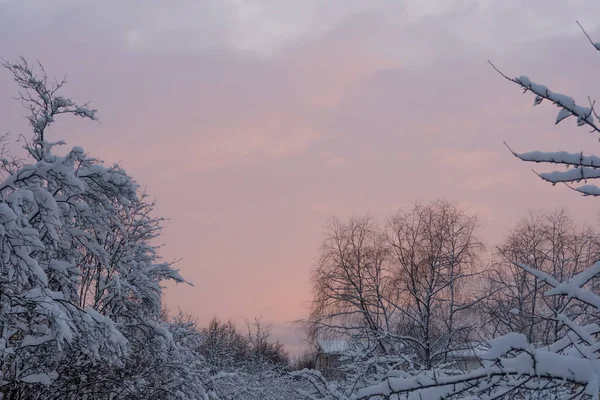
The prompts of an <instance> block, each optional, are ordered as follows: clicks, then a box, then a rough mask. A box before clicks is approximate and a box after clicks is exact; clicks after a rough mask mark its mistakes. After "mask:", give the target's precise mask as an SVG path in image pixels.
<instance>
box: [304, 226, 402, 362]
mask: <svg viewBox="0 0 600 400" xmlns="http://www.w3.org/2000/svg"><path fill="white" fill-rule="evenodd" d="M388 254H389V251H388V248H387V246H386V243H385V241H384V239H383V236H382V234H381V232H380V229H379V228H378V227H377V225H376V224H375V223H374V222H373V220H372V219H371V218H370V217H363V218H351V219H350V221H349V222H348V223H347V224H343V223H341V222H340V221H339V220H336V219H334V220H332V221H331V223H330V225H329V226H328V229H327V236H326V238H325V241H324V242H323V245H322V246H321V257H320V260H319V264H318V267H317V269H316V270H315V271H314V274H313V291H314V300H313V303H312V309H311V313H310V317H309V320H308V322H309V324H308V325H309V332H310V336H311V338H312V339H313V340H317V339H318V338H319V337H324V336H333V337H339V336H343V337H345V338H346V339H349V340H355V341H358V342H360V343H362V344H365V345H367V346H369V345H371V344H374V346H376V347H378V348H379V350H380V351H382V352H384V353H385V352H387V351H388V346H387V345H386V344H385V342H384V336H385V333H386V332H389V331H390V329H391V318H392V315H391V314H392V313H393V308H392V307H391V306H390V302H389V300H388V298H387V296H386V293H385V292H386V290H387V285H388V281H389V274H388V273H387V271H386V270H385V267H386V260H387V257H388Z"/></svg>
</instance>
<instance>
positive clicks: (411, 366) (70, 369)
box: [0, 2, 600, 400]
mask: <svg viewBox="0 0 600 400" xmlns="http://www.w3.org/2000/svg"><path fill="white" fill-rule="evenodd" d="M1 10H2V5H1V2H0V11H1ZM574 25H575V27H576V28H577V35H578V36H577V37H578V40H580V41H581V42H583V43H585V45H586V47H585V48H586V50H587V51H588V52H590V53H594V52H597V51H600V43H599V42H595V41H594V40H595V39H594V36H595V32H596V31H592V30H590V29H589V27H586V24H585V23H579V22H576V23H574ZM598 40H600V38H598ZM1 51H2V49H1V48H0V53H1ZM539 51H540V52H543V51H546V50H545V49H539ZM32 56H33V57H34V56H35V55H32ZM530 56H531V57H532V58H533V57H536V55H535V54H530ZM34 60H35V58H32V59H30V58H28V55H23V56H21V57H18V58H15V59H3V61H2V64H1V65H2V73H1V74H0V80H2V81H7V82H10V83H11V84H12V88H13V89H14V90H13V92H10V93H4V92H3V93H0V94H1V95H2V96H4V97H7V98H9V99H10V98H12V101H13V102H16V103H17V104H18V105H19V110H20V112H21V114H22V116H24V117H25V119H23V120H22V122H23V123H22V126H21V128H22V130H21V131H20V132H19V133H17V134H14V133H12V132H11V133H6V134H5V135H3V136H1V137H0V144H1V146H0V153H1V154H0V173H1V175H2V176H1V179H0V181H1V183H0V270H1V273H0V321H1V324H0V327H1V335H0V360H1V369H0V399H4V400H26V399H40V400H42V399H56V400H58V399H87V400H95V399H98V400H101V399H107V400H109V399H110V400H113V399H114V400H116V399H140V400H142V399H149V400H150V399H155V400H162V399H165V400H168V399H182V400H183V399H199V400H246V399H247V400H262V399H265V400H270V399H273V400H275V399H281V400H343V399H351V400H366V399H369V400H384V399H390V400H401V399H415V400H417V399H419V400H436V399H459V400H464V399H487V400H491V399H522V400H529V399H557V400H558V399H564V400H566V399H599V398H600V225H599V223H598V221H597V218H596V217H595V213H596V212H597V209H596V208H595V207H597V206H596V204H595V201H597V200H594V198H595V197H598V196H600V187H599V186H596V185H595V184H594V180H595V179H596V178H600V155H599V156H594V155H593V152H594V149H596V146H598V143H597V141H598V138H600V122H599V121H600V116H599V115H598V114H597V112H596V109H595V101H594V99H593V97H588V98H577V99H575V98H574V97H571V96H570V95H568V94H562V93H561V92H559V91H553V90H551V89H550V88H549V87H548V86H545V85H544V84H542V83H537V81H536V80H535V77H531V78H530V77H527V76H514V75H513V73H512V71H507V70H505V69H504V68H503V67H502V66H500V65H499V64H496V63H495V62H494V60H491V61H489V62H488V64H487V65H486V68H487V69H489V71H490V72H491V76H493V79H496V80H497V81H499V82H502V83H503V84H505V85H506V86H508V87H509V88H510V89H511V90H512V93H513V94H514V96H515V97H517V96H519V94H521V93H522V94H524V97H525V98H527V101H528V102H530V104H531V105H532V106H535V108H533V109H527V110H526V112H527V113H528V115H529V114H531V115H532V116H533V117H532V118H534V119H535V120H538V119H539V118H538V117H537V116H536V115H535V114H536V113H537V112H539V111H538V110H543V109H546V110H547V109H551V111H552V112H553V115H554V118H555V119H554V121H552V122H554V124H555V125H559V126H558V127H557V129H558V128H560V134H561V135H563V136H566V137H568V138H570V136H569V135H571V136H572V137H575V136H576V135H580V136H581V135H586V134H588V136H587V137H585V136H584V139H585V140H586V141H587V143H588V144H586V146H588V147H586V148H584V149H581V151H579V152H573V151H572V150H571V149H568V150H567V149H563V148H554V149H549V148H548V146H547V143H546V141H545V139H544V138H541V137H540V138H538V137H531V136H528V135H525V133H524V134H523V140H522V142H521V143H519V142H514V143H513V142H511V143H504V144H502V142H501V141H500V142H498V143H495V144H494V145H495V146H496V145H497V146H503V148H502V150H503V153H502V154H504V157H505V160H504V161H503V162H504V163H506V164H508V163H510V162H513V161H514V162H516V164H517V167H518V168H520V169H522V170H523V173H527V175H526V176H527V179H529V180H530V181H531V184H535V183H542V184H543V186H540V187H544V188H546V187H550V190H549V191H548V192H547V193H546V192H545V193H546V194H545V196H548V197H551V196H553V195H554V193H558V192H560V191H566V192H567V193H568V195H569V196H579V197H586V198H587V199H589V200H590V201H586V202H585V203H579V204H585V205H586V207H588V209H586V210H585V214H586V215H588V216H589V217H588V218H587V220H586V221H583V222H582V221H579V220H577V219H576V218H574V217H573V215H572V213H571V210H570V209H569V207H567V205H565V206H563V207H557V208H555V209H553V210H550V211H548V210H547V209H544V208H543V207H540V208H539V209H531V210H530V211H529V212H527V213H524V214H523V215H521V216H520V217H519V218H520V219H519V220H518V222H517V223H516V224H513V225H512V226H511V227H510V229H508V230H506V231H505V232H504V233H503V238H502V240H500V241H498V242H493V243H490V242H488V241H486V240H485V230H486V229H487V227H486V225H485V224H484V223H483V222H482V219H481V217H480V215H479V214H478V213H477V212H476V211H473V210H471V209H470V208H469V207H465V206H464V205H463V204H460V203H458V202H456V201H453V200H450V199H448V197H447V196H444V195H443V193H438V196H436V198H434V199H427V200H423V199H420V197H419V193H411V198H412V199H413V200H412V201H411V202H410V203H406V204H403V205H402V206H401V207H395V209H394V210H393V211H392V212H388V213H387V214H386V215H384V216H383V218H379V217H378V216H376V215H374V213H373V212H372V211H374V209H354V210H352V212H351V213H350V216H349V217H347V216H344V217H341V216H339V215H337V214H336V213H331V215H330V216H329V218H328V219H324V220H322V221H320V224H321V226H322V229H321V236H320V237H319V238H318V241H319V246H318V247H317V248H315V249H314V250H315V254H317V257H316V259H315V262H314V263H313V264H312V265H306V266H305V268H306V269H307V270H310V282H309V285H310V289H311V290H310V293H309V294H307V297H308V298H309V299H310V300H309V301H308V302H307V303H306V307H305V315H304V316H303V317H302V318H299V319H296V320H294V321H293V325H294V327H295V329H296V331H297V332H300V333H299V334H300V335H301V336H302V346H301V347H300V348H299V349H296V350H290V349H289V348H288V347H286V344H285V343H284V342H283V341H282V340H281V339H280V338H279V337H278V335H277V334H276V333H275V331H274V326H273V325H272V324H271V323H270V322H268V321H265V320H264V319H262V318H261V316H260V315H255V316H248V317H247V318H246V319H244V320H243V322H240V321H233V320H231V319H229V318H228V316H227V315H225V316H223V315H218V314H217V313H215V314H213V315H215V316H214V317H213V318H212V319H210V320H209V321H204V320H200V319H199V318H198V317H197V316H196V315H194V313H193V312H192V313H190V312H187V311H184V310H183V309H182V308H180V307H178V306H179V305H178V304H172V303H171V302H169V301H167V293H168V291H170V290H174V291H177V290H181V289H180V288H192V289H193V288H195V284H196V282H192V280H191V279H189V278H188V277H187V276H186V271H188V270H187V269H186V268H187V266H189V265H190V264H193V268H196V269H200V270H202V269H206V270H208V269H210V268H211V266H210V265H208V264H207V263H206V262H205V261H203V257H202V254H198V255H197V257H196V258H195V259H192V260H189V259H188V260H186V259H183V260H181V261H180V260H178V259H175V260H171V259H169V258H166V257H164V256H163V245H168V243H166V244H165V243H164V234H163V228H164V226H165V225H166V224H167V223H168V219H169V218H170V215H163V214H162V213H161V212H159V210H158V204H160V202H161V198H160V197H158V196H156V195H155V194H154V193H152V192H151V191H148V190H147V188H146V186H145V183H144V181H143V180H142V179H140V180H137V179H136V178H135V177H133V176H131V175H130V174H128V173H127V172H126V171H125V169H124V168H126V167H127V164H128V159H127V158H123V160H122V161H120V162H119V163H114V164H113V163H108V162H104V161H102V158H103V157H105V156H109V155H105V154H102V152H101V151H96V150H95V149H84V148H82V147H80V146H79V145H78V143H76V142H75V143H71V141H70V140H72V139H70V140H67V138H71V136H68V135H66V133H64V132H65V126H68V125H65V124H66V123H69V121H73V120H78V121H80V122H82V123H83V122H84V123H86V124H98V123H101V120H102V118H103V117H102V115H103V111H102V109H100V110H96V109H95V108H94V102H93V99H91V101H90V102H86V101H80V100H79V99H76V97H75V96H71V95H70V90H71V89H73V88H74V87H73V85H72V84H71V82H67V79H66V78H60V77H55V76H54V74H51V73H50V72H48V71H47V69H46V68H45V64H44V62H43V59H41V60H40V61H34ZM598 60H600V59H598ZM575 62H576V61H575ZM596 62H600V61H596ZM64 72H67V73H68V72H69V71H64ZM97 73H99V74H101V72H97ZM581 79H584V80H585V79H589V78H585V77H581ZM559 82H560V81H559ZM95 84H96V83H95V82H92V83H90V84H89V85H87V84H86V85H85V87H86V88H88V87H89V88H93V86H94V85H95ZM557 86H560V85H557ZM588 86H589V85H588ZM553 89H554V88H553ZM90 90H91V89H90ZM556 90H558V88H556ZM486 95H487V96H488V97H487V98H482V99H479V100H477V101H481V102H486V101H493V98H494V96H495V95H494V93H490V92H489V90H488V91H487V93H486ZM592 95H593V93H590V96H592ZM211 96H214V98H215V101H218V99H217V97H218V96H217V94H211ZM140 101H142V100H140ZM433 101H435V99H432V102H433ZM514 104H515V105H514V107H515V109H516V108H518V107H520V105H518V104H517V103H516V102H515V103H514ZM159 112H160V110H156V113H159ZM515 112H516V111H515ZM4 117H5V115H3V113H2V112H0V127H2V120H3V118H4ZM134 117H135V116H132V118H134ZM523 118H525V117H523ZM527 118H529V116H528V117H527ZM7 119H8V117H7ZM540 123H541V122H540ZM132 126H133V128H131V129H135V124H134V125H132ZM515 126H517V127H518V124H517V125H515ZM367 133H368V132H365V134H367ZM414 134H415V135H417V134H418V133H414ZM481 134H482V135H485V132H482V133H481ZM123 140H125V139H123ZM568 140H571V139H568ZM530 143H534V146H537V147H534V148H529V149H525V150H524V151H522V150H521V149H523V148H524V147H526V146H528V145H529V144H530ZM517 149H519V150H517ZM598 149H600V147H598ZM217 150H218V149H215V150H214V151H217ZM415 151H417V152H418V151H420V150H418V149H416V150H415ZM598 152H599V153H600V150H598ZM149 158H151V157H150V156H149ZM150 161H151V162H152V163H153V165H154V166H155V167H153V171H154V172H153V173H157V174H158V173H159V172H160V170H161V168H163V164H162V163H161V162H160V160H155V159H152V158H151V159H150ZM372 162H374V163H376V162H377V159H376V158H375V159H374V161H372ZM418 167H419V165H415V166H413V168H415V169H416V168H418ZM528 167H533V170H534V173H530V172H531V171H529V169H530V168H528ZM165 168H166V167H165ZM544 168H545V169H544ZM541 171H548V172H541ZM498 172H500V171H498ZM290 185H292V183H291V182H290ZM400 185H402V183H400ZM553 186H554V187H553ZM356 190H357V191H360V190H361V189H360V185H359V184H357V188H356ZM449 195H451V193H449ZM511 196H513V197H517V198H519V197H520V196H523V195H522V194H521V193H519V192H518V191H514V192H512V193H511ZM368 198H369V196H367V199H368ZM237 201H240V202H243V201H244V200H243V199H238V200H237ZM161 211H162V209H161ZM267 212H268V210H267ZM231 251H232V252H235V251H236V248H235V246H233V247H232V250H231ZM251 274H252V271H248V275H249V276H250V275H251ZM210 279H211V275H210V274H207V275H206V278H205V280H206V281H208V282H209V284H210V285H216V286H218V285H219V283H218V282H216V281H215V282H214V283H213V282H211V280H210ZM247 279H250V278H247ZM265 285H266V283H265ZM194 290H196V289H194ZM216 301H217V300H216V299H215V302H216ZM271 301H272V302H277V301H278V299H276V298H274V299H272V300H271ZM194 307H198V308H204V309H210V308H211V307H212V304H210V303H202V304H195V305H194Z"/></svg>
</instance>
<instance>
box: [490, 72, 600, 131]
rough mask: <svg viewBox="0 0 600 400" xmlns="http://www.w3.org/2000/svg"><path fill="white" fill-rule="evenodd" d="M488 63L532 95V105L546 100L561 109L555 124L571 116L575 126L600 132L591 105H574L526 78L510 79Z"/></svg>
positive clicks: (568, 97)
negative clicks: (575, 121)
mask: <svg viewBox="0 0 600 400" xmlns="http://www.w3.org/2000/svg"><path fill="white" fill-rule="evenodd" d="M488 63H489V64H490V65H491V66H492V68H494V70H495V71H496V72H498V73H499V74H500V75H502V77H504V78H505V79H507V80H509V81H511V82H513V83H516V84H517V85H519V86H521V87H522V88H523V90H524V93H526V92H532V93H534V94H535V95H536V96H535V99H534V101H533V105H534V106H537V105H539V104H541V103H542V101H543V100H548V101H550V102H551V103H552V104H555V105H556V106H557V107H559V108H561V110H560V111H559V112H558V115H557V116H556V122H555V123H556V124H558V123H560V122H561V121H563V120H564V119H566V118H568V117H570V116H571V115H573V116H575V117H577V126H582V125H588V126H589V127H590V128H592V131H595V132H600V128H599V127H598V126H597V125H596V123H595V121H594V115H595V112H594V108H593V103H592V104H590V107H584V106H581V105H578V104H576V103H575V100H574V99H573V98H572V97H570V96H567V95H564V94H560V93H556V92H553V91H552V90H550V89H549V88H548V87H547V86H545V85H541V84H538V83H534V82H532V81H531V79H529V78H528V77H527V76H523V75H522V76H519V77H518V78H510V77H509V76H507V75H505V74H504V73H503V72H502V71H500V70H499V69H498V68H496V66H495V65H494V64H492V62H491V61H488Z"/></svg>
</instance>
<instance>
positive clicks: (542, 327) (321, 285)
mask: <svg viewBox="0 0 600 400" xmlns="http://www.w3.org/2000/svg"><path fill="white" fill-rule="evenodd" d="M479 231H480V228H479V225H478V220H477V217H476V216H474V215H470V214H468V213H467V212H465V211H462V210H461V209H460V208H459V207H457V206H456V205H454V204H452V203H450V202H448V201H446V200H437V201H434V202H432V203H421V202H418V203H416V204H415V205H414V207H412V209H410V210H400V211H398V212H397V213H396V214H394V215H392V216H391V217H389V218H388V219H387V220H386V222H385V224H384V225H383V226H381V225H379V224H377V223H376V222H375V221H374V220H373V218H371V217H369V216H365V217H353V218H350V219H349V220H347V221H345V222H342V221H340V220H337V219H333V220H332V221H331V223H330V224H329V226H328V229H327V233H326V237H325V240H324V241H323V244H322V246H321V256H320V259H319V263H318V266H317V268H316V269H315V271H314V273H313V292H314V300H313V303H312V308H311V313H310V317H309V318H308V319H307V320H306V321H305V324H306V325H305V326H306V328H307V331H308V338H309V341H310V342H311V343H312V344H313V349H314V350H313V351H314V352H315V353H317V354H318V353H320V352H321V353H323V352H326V351H327V349H325V348H323V347H324V346H323V343H329V342H330V341H332V340H333V341H336V340H337V341H342V342H347V344H346V346H348V345H349V347H350V348H352V349H360V350H361V355H363V352H366V353H369V354H372V355H374V354H379V355H388V356H394V357H406V360H410V367H411V368H417V369H419V370H430V369H434V368H438V367H441V366H447V365H448V363H451V362H455V361H456V360H454V359H453V358H452V357H451V356H452V355H453V354H457V352H461V351H462V352H465V351H470V350H472V349H473V348H474V347H477V346H479V344H480V343H485V341H486V340H489V339H491V338H494V337H497V336H501V335H505V334H507V333H511V332H516V333H520V334H523V335H525V336H526V338H527V339H528V340H529V341H530V342H531V343H535V344H537V345H549V344H550V343H553V342H555V341H556V340H557V339H558V338H560V337H562V336H564V334H565V330H566V327H565V326H564V324H561V323H560V318H559V316H560V315H564V314H566V315H571V314H573V313H579V312H581V308H580V305H577V304H575V303H574V302H572V301H570V299H568V298H561V297H546V296H544V293H545V292H546V291H547V290H548V289H549V288H550V286H549V284H548V283H547V282H545V281H543V280H541V279H540V278H539V277H536V276H535V275H532V274H529V273H528V272H527V271H526V270H524V269H523V268H521V267H519V265H527V266H528V267H530V268H534V269H537V270H539V271H543V272H546V273H548V274H550V275H551V276H552V277H555V278H556V279H558V280H561V281H562V280H567V279H569V278H571V277H573V276H575V275H576V274H578V273H580V272H582V271H583V270H584V269H585V268H587V267H589V266H590V265H592V264H594V263H595V262H596V261H598V260H600V232H599V231H598V230H597V229H595V228H593V227H591V226H587V225H584V224H577V223H575V222H574V221H573V219H572V218H571V217H570V216H569V215H568V214H567V213H566V212H565V211H564V210H557V211H554V212H550V213H540V212H531V213H530V214H529V215H528V216H527V217H525V218H523V219H522V220H521V221H520V222H519V223H518V224H517V226H516V227H515V228H514V229H512V230H511V231H510V232H509V233H508V235H507V237H506V239H505V240H504V241H503V242H502V243H500V244H498V245H496V246H494V247H492V248H490V249H486V247H485V246H484V244H483V242H482V241H481V239H480V237H479ZM596 282H600V281H597V280H595V281H594V284H596ZM334 368H335V369H336V371H329V372H331V374H332V375H334V376H335V375H336V374H337V373H338V372H339V371H337V369H339V368H343V366H342V365H340V364H336V365H335V366H334Z"/></svg>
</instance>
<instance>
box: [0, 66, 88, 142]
mask: <svg viewBox="0 0 600 400" xmlns="http://www.w3.org/2000/svg"><path fill="white" fill-rule="evenodd" d="M0 64H1V65H2V66H3V67H4V68H6V69H8V70H9V71H10V72H11V73H12V74H13V78H14V80H15V82H16V83H17V85H18V86H19V87H20V88H21V91H20V92H19V95H18V96H17V98H16V99H17V100H20V101H21V103H22V104H23V106H24V107H25V108H26V109H28V110H29V116H27V117H26V118H27V120H28V121H29V124H30V125H31V127H32V129H33V132H34V135H35V136H34V142H36V143H37V144H38V145H39V146H41V147H42V148H43V147H44V146H43V142H44V140H45V139H44V134H45V131H46V129H47V128H48V127H49V126H50V125H51V124H52V123H53V122H54V121H55V118H56V116H58V115H60V114H71V115H75V116H78V117H81V118H88V119H91V120H92V121H97V120H98V118H97V117H96V112H97V110H95V109H92V108H90V107H89V104H90V103H89V102H88V103H83V104H77V103H76V102H74V101H73V100H71V99H68V98H65V97H63V96H61V95H59V94H58V91H59V90H60V89H61V88H62V87H63V86H64V85H65V84H66V83H67V81H66V79H65V78H63V79H62V80H60V81H58V80H51V79H50V78H48V75H47V74H46V71H45V69H44V67H43V66H42V65H41V64H40V63H39V62H38V69H39V71H40V72H39V73H36V72H35V70H34V69H33V68H32V67H31V66H30V65H29V63H28V62H27V60H25V58H24V57H23V56H21V57H20V58H19V59H18V60H17V61H15V62H8V61H2V62H1V63H0Z"/></svg>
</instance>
